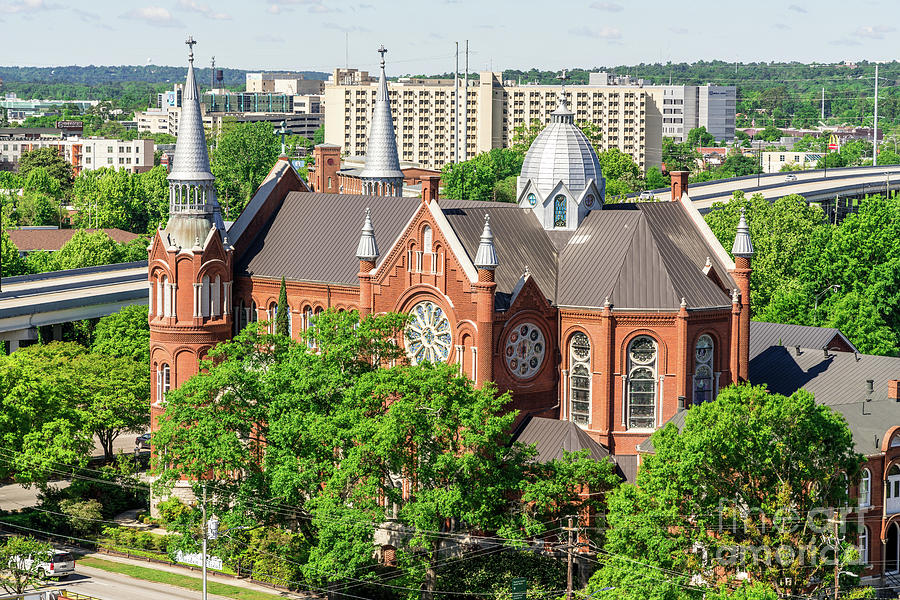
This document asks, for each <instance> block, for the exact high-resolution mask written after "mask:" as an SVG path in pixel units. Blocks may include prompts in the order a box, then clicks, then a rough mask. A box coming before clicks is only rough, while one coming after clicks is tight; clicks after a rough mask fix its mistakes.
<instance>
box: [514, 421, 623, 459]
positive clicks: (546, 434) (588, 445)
mask: <svg viewBox="0 0 900 600" xmlns="http://www.w3.org/2000/svg"><path fill="white" fill-rule="evenodd" d="M515 441H517V442H521V443H523V444H526V445H530V444H534V445H535V447H536V449H537V453H538V455H537V458H538V460H539V461H541V462H549V461H551V460H558V459H561V458H562V457H563V454H564V453H565V452H578V451H579V450H587V451H588V455H589V456H590V457H591V458H593V459H594V460H602V459H604V458H606V457H607V456H609V450H607V449H606V448H604V447H603V446H601V445H600V444H599V443H597V442H596V441H594V439H593V438H592V437H591V436H590V435H588V433H587V432H586V431H585V430H583V429H582V428H581V427H579V426H578V425H576V424H575V423H573V422H571V421H560V420H558V419H545V418H543V417H531V419H530V420H529V421H528V423H527V424H526V425H525V427H524V428H523V429H522V430H521V432H520V433H519V435H518V436H516V440H515Z"/></svg>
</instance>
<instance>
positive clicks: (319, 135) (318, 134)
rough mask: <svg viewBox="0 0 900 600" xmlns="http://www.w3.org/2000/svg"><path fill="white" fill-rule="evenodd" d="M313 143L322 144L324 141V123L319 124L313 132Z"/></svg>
mask: <svg viewBox="0 0 900 600" xmlns="http://www.w3.org/2000/svg"><path fill="white" fill-rule="evenodd" d="M313 143H314V144H324V143H325V125H319V128H318V129H316V130H315V131H314V132H313Z"/></svg>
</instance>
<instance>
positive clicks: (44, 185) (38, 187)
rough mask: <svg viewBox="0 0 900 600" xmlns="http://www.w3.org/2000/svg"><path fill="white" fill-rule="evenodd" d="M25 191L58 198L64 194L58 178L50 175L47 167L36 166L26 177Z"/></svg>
mask: <svg viewBox="0 0 900 600" xmlns="http://www.w3.org/2000/svg"><path fill="white" fill-rule="evenodd" d="M25 191H26V192H37V193H40V194H44V195H47V196H50V197H51V198H57V199H59V197H60V196H61V195H62V187H61V185H60V183H59V180H58V179H55V178H54V177H52V176H51V175H50V172H49V171H48V170H47V168H46V167H35V168H33V169H31V171H29V172H28V175H27V176H26V177H25Z"/></svg>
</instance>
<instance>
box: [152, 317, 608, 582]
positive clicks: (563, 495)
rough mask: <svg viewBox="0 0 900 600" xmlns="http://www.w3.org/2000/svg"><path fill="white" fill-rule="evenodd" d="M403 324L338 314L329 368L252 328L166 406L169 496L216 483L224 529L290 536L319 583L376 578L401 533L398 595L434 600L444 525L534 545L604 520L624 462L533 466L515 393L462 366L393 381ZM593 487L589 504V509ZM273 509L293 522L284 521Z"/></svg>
mask: <svg viewBox="0 0 900 600" xmlns="http://www.w3.org/2000/svg"><path fill="white" fill-rule="evenodd" d="M404 322H405V317H403V316H401V315H393V314H388V315H380V316H375V317H371V316H370V317H367V318H366V319H364V320H362V321H361V322H360V321H359V317H358V315H357V314H356V313H355V312H349V313H337V312H335V311H333V310H329V311H326V312H324V313H322V314H321V315H319V316H318V317H317V319H316V321H315V323H314V324H313V325H312V327H310V329H308V330H307V331H305V332H304V334H303V335H304V337H305V338H307V340H315V343H316V344H317V346H318V351H317V352H316V353H312V352H309V351H308V349H307V347H306V344H298V343H296V342H293V341H292V340H289V339H288V338H285V337H284V336H280V335H269V334H264V333H261V331H260V329H258V328H254V327H248V328H247V329H245V330H244V331H243V332H241V333H240V334H239V335H238V336H236V337H235V338H234V339H233V340H230V341H228V342H225V343H223V344H220V345H219V346H218V347H217V348H215V349H214V350H212V351H211V353H210V354H211V360H210V361H209V362H208V363H204V367H203V371H202V373H201V374H200V375H198V376H195V377H193V378H191V379H190V380H188V381H187V382H185V383H184V384H183V385H182V386H181V387H179V388H178V390H173V391H171V392H170V393H169V395H168V396H167V402H166V412H165V415H164V418H163V419H161V420H160V426H159V429H158V430H157V431H156V432H155V433H154V443H155V444H156V447H157V449H158V450H159V451H158V453H157V457H160V456H162V455H163V454H165V456H166V458H165V461H164V462H163V461H162V460H159V458H157V460H156V461H155V468H156V469H157V472H158V473H159V474H160V482H161V484H162V485H166V484H168V485H171V484H172V482H174V481H176V480H178V479H179V478H181V477H182V476H188V477H190V478H193V477H194V476H196V475H199V474H205V475H209V474H213V476H214V477H215V481H214V483H207V484H205V485H208V486H211V488H212V494H211V496H212V497H213V500H212V503H214V504H215V505H216V508H215V510H216V511H217V514H219V515H220V516H221V518H222V521H223V524H225V525H223V526H227V524H228V523H238V522H240V523H242V524H245V525H248V524H250V522H266V523H272V522H273V521H275V522H277V523H279V524H281V525H288V526H290V528H291V529H292V530H293V531H296V532H298V534H299V536H300V541H299V542H298V543H300V544H301V545H302V546H303V550H302V553H303V557H304V558H303V561H302V562H301V561H296V562H298V563H299V564H300V565H301V568H302V570H303V574H304V576H305V577H306V578H307V580H309V581H311V582H316V583H322V584H326V583H330V582H334V581H340V580H342V579H344V578H347V577H350V578H354V577H355V576H356V575H357V574H358V573H359V569H360V568H363V567H372V566H374V565H375V563H374V559H373V555H372V547H373V542H374V535H375V532H376V530H377V529H378V528H379V527H380V526H381V524H383V523H384V522H385V521H386V520H387V519H388V518H389V517H390V518H392V519H395V520H396V523H397V525H398V526H400V527H403V528H404V529H405V530H406V531H407V532H408V533H409V537H408V538H406V541H405V542H404V543H402V544H401V545H400V546H399V547H398V564H399V565H400V566H399V567H398V569H399V572H398V573H397V574H398V576H399V577H398V579H397V581H398V584H399V585H402V586H406V587H414V588H416V589H419V588H420V587H421V588H422V589H424V590H425V593H426V595H427V594H428V593H430V591H432V590H434V589H436V585H437V571H436V570H435V565H436V563H437V562H438V558H439V557H441V556H443V555H444V554H443V553H444V551H445V545H446V536H445V535H442V534H441V533H439V532H442V531H446V527H447V525H446V524H447V523H449V522H453V523H455V524H456V525H454V529H453V530H451V531H452V532H453V533H458V534H466V533H476V532H479V531H481V532H485V531H488V532H496V533H497V535H500V536H502V537H505V538H509V539H512V540H521V539H523V538H525V537H527V536H530V535H537V534H540V533H542V532H544V531H546V530H547V529H552V527H553V524H554V523H558V522H559V519H560V518H564V517H565V516H567V515H575V514H581V511H585V512H586V511H589V510H591V509H597V508H600V507H602V506H603V493H604V492H605V491H606V490H608V489H609V488H610V487H612V486H613V485H614V484H615V483H616V481H617V478H616V476H615V474H614V472H613V465H612V463H611V462H609V461H601V462H596V461H594V460H592V459H590V458H588V457H586V456H585V455H582V454H574V455H567V456H566V457H565V458H563V459H560V460H556V461H551V462H548V463H538V462H536V461H535V460H534V458H535V451H534V449H533V448H532V447H524V446H521V445H511V443H510V435H511V434H510V431H511V425H512V423H513V421H514V419H515V418H516V413H515V411H509V410H508V408H507V406H508V402H509V396H508V395H507V394H503V395H499V394H497V393H496V389H495V388H494V387H493V386H492V385H486V386H484V387H482V388H476V387H474V386H473V384H472V382H471V381H469V380H467V379H465V378H462V377H459V375H458V371H457V370H456V368H455V367H453V366H451V365H434V366H432V365H421V366H415V367H412V366H408V365H403V364H400V365H398V366H395V367H388V365H389V364H390V362H391V361H398V362H400V363H403V362H405V361H404V357H403V354H402V350H401V349H400V348H399V347H398V346H397V345H395V344H394V343H393V341H392V340H393V339H395V336H396V335H398V334H399V330H400V329H401V328H402V326H403V324H404ZM201 431H202V432H203V434H202V435H199V432H201ZM201 438H202V439H203V440H204V441H203V442H202V443H199V442H200V439H201ZM262 440H265V442H264V448H265V451H264V452H262V451H261V450H262V448H263V441H262ZM335 448H339V449H340V451H339V452H335ZM403 477H406V478H412V477H414V478H415V481H416V493H415V494H414V495H413V496H412V497H409V496H405V495H404V494H403V490H402V489H399V488H398V487H397V485H396V482H397V481H398V480H399V479H401V478H403ZM582 486H584V487H587V488H588V489H590V490H591V492H592V494H591V495H590V496H588V497H581V496H580V494H579V492H580V491H582V489H583V488H582ZM275 503H278V504H284V505H289V506H293V507H296V510H293V511H291V513H290V514H280V515H279V514H273V513H271V511H269V510H268V506H267V505H271V504H275ZM394 515H396V516H394ZM548 523H550V524H549V525H548ZM370 573H371V572H370ZM366 577H368V576H366Z"/></svg>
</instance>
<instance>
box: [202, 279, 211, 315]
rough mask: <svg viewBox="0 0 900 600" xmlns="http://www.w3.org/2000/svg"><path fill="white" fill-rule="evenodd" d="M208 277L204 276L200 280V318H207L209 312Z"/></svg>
mask: <svg viewBox="0 0 900 600" xmlns="http://www.w3.org/2000/svg"><path fill="white" fill-rule="evenodd" d="M209 292H210V290H209V275H204V276H203V279H201V280H200V316H201V317H208V316H209V314H210V312H209V298H210V293H209Z"/></svg>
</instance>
